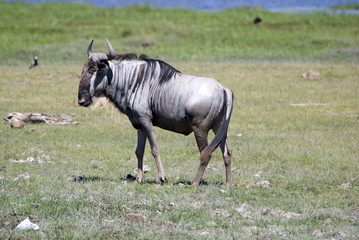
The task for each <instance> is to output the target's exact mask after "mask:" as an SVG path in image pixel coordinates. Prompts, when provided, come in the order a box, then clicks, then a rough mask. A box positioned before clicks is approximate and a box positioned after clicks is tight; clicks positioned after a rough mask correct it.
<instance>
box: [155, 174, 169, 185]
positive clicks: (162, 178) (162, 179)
mask: <svg viewBox="0 0 359 240" xmlns="http://www.w3.org/2000/svg"><path fill="white" fill-rule="evenodd" d="M167 180H168V179H167V177H166V176H163V177H158V178H157V181H156V182H157V184H163V183H165V182H166V181H167Z"/></svg>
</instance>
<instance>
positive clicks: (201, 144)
mask: <svg viewBox="0 0 359 240" xmlns="http://www.w3.org/2000/svg"><path fill="white" fill-rule="evenodd" d="M193 132H194V136H195V138H196V142H197V146H198V149H199V151H200V152H202V150H203V149H205V148H206V147H207V146H208V130H207V131H204V130H201V129H198V128H195V127H194V128H193ZM210 159H211V156H209V157H207V158H204V159H200V164H199V168H198V171H197V174H196V177H195V179H194V181H193V185H194V186H198V185H199V182H200V181H201V179H202V176H203V174H204V171H205V170H206V167H207V165H208V163H209V160H210Z"/></svg>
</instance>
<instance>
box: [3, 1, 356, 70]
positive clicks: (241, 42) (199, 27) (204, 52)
mask: <svg viewBox="0 0 359 240" xmlns="http://www.w3.org/2000/svg"><path fill="white" fill-rule="evenodd" d="M257 16H259V17H260V18H262V20H263V21H262V22H261V23H260V24H253V20H254V18H255V17H257ZM358 26H359V15H349V14H334V13H318V12H317V13H301V14H291V13H273V12H269V11H265V10H263V9H260V8H245V7H243V8H235V9H228V10H225V11H218V12H200V11H195V10H186V9H158V8H152V7H151V6H136V5H135V6H130V7H125V8H104V7H94V6H92V5H89V4H83V3H42V4H26V3H21V2H15V3H7V2H0V31H1V35H0V42H1V44H0V65H23V64H29V63H30V62H31V60H32V59H33V57H34V56H35V55H38V56H39V62H40V63H42V64H64V65H66V64H74V63H75V64H82V63H83V61H84V60H85V59H86V48H87V45H88V44H89V42H90V40H91V39H93V38H94V39H95V44H94V51H102V52H104V51H105V52H106V51H107V48H106V42H105V38H108V39H109V40H110V41H111V43H112V45H113V46H114V48H115V50H116V51H117V52H119V53H125V52H135V53H138V54H140V53H145V54H147V55H149V56H150V57H153V58H161V59H164V60H167V61H201V60H207V61H208V60H209V61H212V60H213V61H216V60H296V61H297V60H299V61H301V60H304V61H305V60H310V61H335V62H337V61H344V62H358V60H359V28H358Z"/></svg>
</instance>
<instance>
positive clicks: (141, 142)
mask: <svg viewBox="0 0 359 240" xmlns="http://www.w3.org/2000/svg"><path fill="white" fill-rule="evenodd" d="M145 146H146V133H145V132H144V131H143V130H142V129H139V130H138V131H137V148H136V151H135V153H136V156H137V166H138V170H137V178H136V181H137V182H143V153H144V152H145Z"/></svg>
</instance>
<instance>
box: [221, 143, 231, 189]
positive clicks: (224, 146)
mask: <svg viewBox="0 0 359 240" xmlns="http://www.w3.org/2000/svg"><path fill="white" fill-rule="evenodd" d="M220 147H221V151H222V156H223V161H224V166H225V168H226V185H227V187H230V186H231V182H232V176H231V157H232V151H231V150H230V149H229V145H228V142H227V140H225V141H223V142H222V143H221V145H220Z"/></svg>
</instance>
